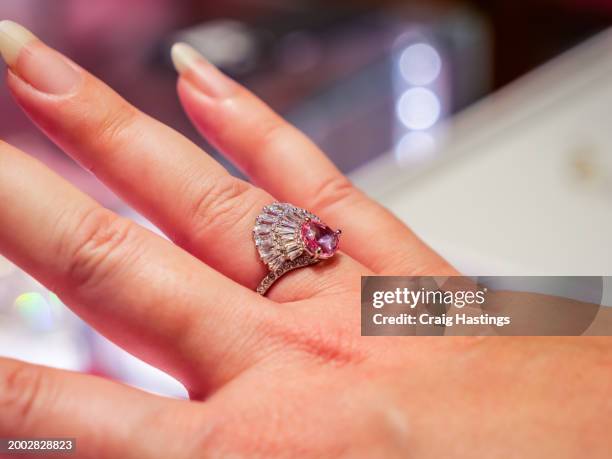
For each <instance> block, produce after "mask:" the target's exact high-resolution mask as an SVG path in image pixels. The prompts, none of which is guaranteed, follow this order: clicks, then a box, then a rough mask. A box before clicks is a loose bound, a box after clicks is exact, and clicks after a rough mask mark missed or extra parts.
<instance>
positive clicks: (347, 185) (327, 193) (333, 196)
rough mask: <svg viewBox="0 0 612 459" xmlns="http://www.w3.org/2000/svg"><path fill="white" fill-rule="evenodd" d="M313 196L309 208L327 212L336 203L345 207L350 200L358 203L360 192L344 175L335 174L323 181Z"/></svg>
mask: <svg viewBox="0 0 612 459" xmlns="http://www.w3.org/2000/svg"><path fill="white" fill-rule="evenodd" d="M313 196H314V197H313V202H312V204H311V206H312V207H313V208H315V209H324V210H325V211H327V210H329V209H330V208H331V207H332V206H335V205H337V204H338V203H342V205H343V206H347V205H348V204H350V201H351V200H355V201H358V198H359V196H360V192H359V191H357V189H356V188H355V187H354V186H353V184H352V183H351V181H350V180H349V179H348V178H346V177H345V176H344V175H342V174H335V175H332V176H330V177H328V178H325V179H323V180H322V181H321V183H320V184H319V186H318V188H317V190H316V191H315V192H314V193H313Z"/></svg>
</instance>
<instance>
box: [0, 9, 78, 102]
mask: <svg viewBox="0 0 612 459" xmlns="http://www.w3.org/2000/svg"><path fill="white" fill-rule="evenodd" d="M0 54H2V58H3V59H4V61H5V62H6V64H7V65H8V66H9V68H10V69H11V70H12V71H13V73H14V74H15V75H17V76H18V77H20V78H21V79H22V80H24V81H25V82H27V83H29V84H30V85H32V86H33V87H34V88H36V89H38V90H39V91H42V92H45V93H48V94H56V95H61V94H67V93H69V92H71V91H72V90H73V89H74V88H75V86H76V85H77V84H78V83H79V82H80V79H81V75H80V73H79V72H78V71H77V70H76V69H75V68H74V67H73V66H72V65H70V64H69V63H68V60H67V59H66V58H65V57H64V56H62V55H61V54H60V53H58V52H57V51H55V50H53V49H51V48H49V47H48V46H46V45H45V44H43V43H42V42H41V41H39V40H38V38H36V36H34V34H32V32H30V31H29V30H28V29H26V28H25V27H23V26H21V25H19V24H17V23H16V22H13V21H1V22H0Z"/></svg>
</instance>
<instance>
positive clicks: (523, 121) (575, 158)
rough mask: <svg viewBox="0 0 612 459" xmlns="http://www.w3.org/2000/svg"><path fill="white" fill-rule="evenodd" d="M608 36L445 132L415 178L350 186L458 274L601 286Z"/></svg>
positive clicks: (611, 147)
mask: <svg viewBox="0 0 612 459" xmlns="http://www.w3.org/2000/svg"><path fill="white" fill-rule="evenodd" d="M610 75H612V33H610V32H607V33H604V34H602V35H600V36H598V37H596V38H595V39H593V40H591V41H589V42H588V43H586V44H584V45H582V46H581V47H579V48H578V49H576V50H573V51H571V52H570V53H567V54H566V55H564V56H562V57H560V58H559V59H557V60H556V61H554V62H552V63H551V64H548V65H546V66H545V67H543V68H541V69H539V70H538V71H536V72H534V73H533V74H531V75H528V76H527V77H525V78H522V79H521V80H519V81H517V82H516V83H514V84H512V85H511V86H509V87H508V88H506V89H504V90H502V91H501V92H500V93H498V94H496V95H494V96H492V97H490V98H489V99H487V100H485V101H483V102H481V103H479V104H477V105H475V106H474V107H472V108H470V109H469V110H467V111H466V112H464V113H462V114H460V115H459V116H458V117H456V118H455V119H454V120H451V122H450V123H449V125H448V126H446V127H445V128H444V129H445V131H446V132H447V138H446V139H445V142H446V147H445V148H443V149H441V150H440V151H438V152H437V153H436V158H437V159H436V160H435V161H434V162H433V164H430V165H429V166H428V167H427V168H426V169H421V170H415V169H412V170H411V169H409V168H404V169H401V168H399V167H398V165H397V162H396V160H395V159H394V157H393V155H391V154H389V155H387V156H385V157H384V158H382V159H380V160H377V161H376V162H373V163H371V164H369V165H367V166H365V167H364V168H362V169H361V170H359V171H357V172H356V173H355V174H353V176H352V178H353V180H354V182H355V183H356V184H357V185H358V186H360V187H361V188H362V189H364V190H365V191H366V192H367V193H369V194H370V195H371V196H373V197H374V198H376V199H378V200H379V201H380V202H382V203H383V204H384V205H386V206H387V207H389V208H390V209H391V210H393V211H394V212H395V213H396V214H398V215H399V216H400V217H401V218H402V219H403V220H404V221H406V223H408V224H409V225H410V226H411V227H412V228H413V229H414V230H415V231H416V232H417V233H418V234H419V235H420V236H421V237H422V238H423V239H425V240H426V241H427V242H429V243H430V244H431V245H432V246H434V247H435V248H436V249H437V250H438V251H439V252H441V253H442V254H443V255H445V256H446V257H447V258H448V259H449V260H450V261H451V262H453V263H454V264H455V266H457V267H458V268H459V269H460V270H462V271H463V272H464V273H466V274H474V275H477V274H489V275H612V244H611V237H612V78H611V77H610Z"/></svg>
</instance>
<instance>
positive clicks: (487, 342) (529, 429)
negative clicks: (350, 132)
mask: <svg viewBox="0 0 612 459" xmlns="http://www.w3.org/2000/svg"><path fill="white" fill-rule="evenodd" d="M28 49H29V52H28V53H23V56H20V58H19V60H18V62H17V63H16V64H15V65H14V66H13V67H12V68H11V70H9V71H8V73H7V86H8V88H9V90H10V91H11V93H12V94H13V96H14V98H15V100H16V102H17V103H18V104H19V105H20V106H21V107H22V108H23V109H24V110H25V112H26V113H27V114H28V115H29V116H30V118H31V119H32V121H33V122H34V123H35V124H36V125H37V126H39V127H40V128H41V129H42V130H43V131H44V132H45V133H46V134H47V135H48V136H49V137H50V138H51V139H52V140H53V141H54V142H56V143H57V144H58V145H59V146H60V147H61V148H63V149H64V151H66V153H67V154H69V155H71V156H72V157H73V158H75V160H77V161H78V162H79V163H81V164H82V165H83V166H84V167H85V168H87V169H89V170H91V171H92V172H93V173H95V174H96V175H97V176H98V177H99V178H100V179H101V180H103V181H104V182H105V183H106V184H107V185H109V186H110V187H111V188H112V189H113V190H114V191H115V192H116V193H117V194H119V195H120V196H121V197H122V198H123V199H125V200H126V202H128V203H130V204H131V205H132V206H134V207H135V208H137V209H138V210H139V211H140V212H142V213H143V214H144V215H146V216H147V217H148V218H150V219H151V220H152V221H153V222H155V223H156V224H157V225H158V226H159V227H160V228H161V229H162V230H163V231H164V232H165V233H166V234H167V235H168V237H169V238H170V241H168V240H165V239H162V238H160V237H158V236H156V235H154V234H152V233H150V232H148V231H146V230H144V229H143V228H141V227H139V226H137V225H135V224H134V223H132V222H130V221H128V220H125V219H122V218H120V217H118V216H117V215H115V214H113V213H112V212H110V211H108V210H105V209H102V208H101V207H100V206H99V205H98V204H97V203H96V202H94V201H93V200H91V199H90V198H89V197H86V196H85V195H83V194H82V193H81V192H79V191H78V190H76V189H75V188H74V187H73V186H72V185H70V184H68V183H67V182H65V181H64V180H63V179H61V178H60V177H58V176H56V175H55V174H53V173H52V172H51V171H49V170H48V169H46V168H45V167H44V166H43V165H41V164H40V163H38V162H37V161H36V160H34V159H32V158H31V157H29V156H27V155H25V154H24V153H22V152H20V151H17V150H16V149H15V148H13V147H11V146H10V145H8V144H6V143H0V220H1V221H2V225H0V251H1V252H2V253H3V254H4V255H6V256H7V257H8V258H10V259H11V260H13V261H14V262H15V263H16V264H18V265H19V266H21V267H22V268H23V269H25V270H27V271H28V272H29V273H31V274H32V275H33V276H35V277H36V278H37V279H39V280H40V281H41V282H42V283H44V284H45V285H47V286H48V287H49V288H51V289H52V290H53V291H54V292H56V293H57V294H58V295H59V296H60V298H61V299H62V300H63V301H64V302H65V303H66V304H67V305H69V306H70V307H71V308H72V309H73V310H74V311H75V312H76V313H77V314H79V315H80V316H81V317H82V318H83V319H85V320H86V321H87V322H88V323H90V324H91V325H92V326H94V327H95V328H96V329H97V330H99V331H100V332H101V333H103V334H104V335H106V336H107V337H108V338H109V339H111V340H113V341H114V342H116V343H117V344H119V345H120V346H122V347H124V348H125V349H127V350H128V351H129V352H131V353H133V354H135V355H137V356H139V357H141V358H143V359H145V360H146V361H148V362H150V363H152V364H153V365H156V366H158V367H159V368H161V369H163V370H164V371H167V372H168V373H170V374H172V375H173V376H175V377H176V378H177V379H179V380H180V381H181V382H182V383H183V384H184V385H185V387H186V388H187V389H188V390H189V393H190V396H191V400H188V401H187V400H171V399H166V398H162V397H158V396H155V395H151V394H147V393H144V392H141V391H139V390H137V389H134V388H129V387H126V386H124V385H121V384H119V383H116V382H111V381H107V380H104V379H102V378H99V377H94V376H89V375H82V374H76V373H71V372H66V371H60V370H55V369H50V368H45V367H41V366H33V365H29V364H26V363H22V362H17V361H14V360H8V359H0V437H2V438H7V437H76V438H77V439H78V443H77V445H78V447H77V453H76V456H75V457H79V458H117V457H121V458H139V459H146V458H179V459H180V458H185V459H186V458H195V457H198V458H199V457H202V458H204V457H206V458H208V457H210V458H217V457H223V458H226V457H236V458H238V457H249V458H258V457H262V458H271V457H279V458H284V457H287V458H293V457H308V458H310V457H313V458H326V457H357V458H359V457H368V458H371V457H385V458H395V457H397V458H400V457H401V458H406V457H410V458H421V457H423V458H429V457H432V458H440V457H444V458H464V457H510V458H512V457H517V458H526V457H534V458H536V457H537V458H540V457H555V458H565V457H568V458H569V457H578V456H580V457H584V456H585V455H586V456H588V457H592V458H596V457H602V458H603V457H609V451H610V450H611V449H612V441H611V440H610V436H609V432H608V431H609V425H610V424H609V422H610V421H609V419H610V417H611V415H612V403H611V402H610V393H611V390H612V384H611V382H612V378H611V374H612V372H611V371H610V369H611V368H612V358H611V357H610V355H611V354H610V352H609V350H610V341H609V340H608V339H606V338H499V337H498V338H483V337H480V338H478V337H445V338H440V337H361V336H360V324H359V317H360V312H359V305H360V276H361V275H371V274H393V275H421V274H423V275H437V276H447V275H453V274H456V272H455V271H454V270H453V268H452V267H450V266H449V265H448V264H447V263H446V262H445V261H444V260H443V259H441V258H440V257H439V256H438V255H437V254H435V253H434V252H433V251H432V250H431V249H430V248H429V247H427V246H426V245H425V244H423V243H422V242H421V241H420V240H419V239H418V238H417V237H416V236H415V235H414V234H413V233H412V232H411V231H410V230H409V229H408V228H407V227H406V226H405V225H404V224H403V223H402V222H400V221H399V220H397V219H396V218H395V217H394V216H393V215H391V214H390V213H389V212H388V211H386V210H385V209H384V208H382V207H381V206H379V205H378V204H377V203H375V202H373V201H371V200H370V199H368V198H367V197H366V196H365V195H364V194H363V193H361V192H360V191H358V190H357V189H355V188H354V187H353V186H352V185H351V184H350V182H349V181H348V180H347V179H346V178H345V177H344V176H342V175H341V174H340V172H339V171H338V170H337V169H336V168H335V167H334V166H333V164H332V163H331V162H330V161H329V160H328V159H327V158H326V157H325V155H324V154H323V153H322V152H321V151H319V150H318V149H317V147H316V146H315V145H314V144H313V143H311V142H310V141H309V140H308V139H307V138H305V137H304V136H303V135H302V134H301V133H300V132H299V131H297V130H296V129H295V128H293V127H291V126H289V125H287V124H286V123H285V122H284V121H283V120H282V119H281V118H280V117H278V116H277V115H276V114H274V113H273V112H272V111H271V110H270V109H269V108H268V107H266V106H265V105H264V104H263V103H262V102H261V101H260V100H258V99H257V98H256V97H255V96H253V95H252V94H251V93H249V92H248V91H247V90H246V89H244V88H242V87H240V86H239V85H237V84H236V83H235V82H232V81H230V80H229V79H227V78H226V77H224V76H222V75H221V74H217V75H216V77H215V78H216V80H215V81H216V83H217V84H225V86H223V91H222V93H223V94H222V96H219V95H218V94H217V95H215V96H214V97H212V96H211V95H210V94H205V93H203V92H202V91H201V90H200V89H198V87H197V80H198V78H200V76H201V75H202V74H204V73H206V72H216V70H215V69H212V68H210V66H209V65H207V64H205V63H204V62H201V63H199V64H197V65H196V67H194V69H193V70H190V71H187V72H185V73H184V74H183V75H182V76H181V77H180V79H179V82H178V92H179V96H180V98H181V101H182V103H183V105H184V107H185V110H186V112H187V113H188V114H189V116H190V117H191V119H192V120H193V121H194V123H195V125H196V126H197V127H198V128H199V129H200V131H201V132H202V134H203V135H204V136H206V137H207V138H208V139H209V140H210V141H212V142H213V143H215V144H216V145H217V146H218V147H219V148H220V149H221V150H223V151H224V152H225V154H226V155H227V156H228V157H229V158H230V159H231V160H232V161H233V162H235V163H236V164H237V165H238V166H239V167H240V168H241V169H242V170H244V171H245V172H246V173H247V174H248V175H249V177H250V178H251V179H252V181H253V183H255V184H256V186H255V185H251V184H249V183H246V182H243V181H240V180H238V179H235V178H233V177H231V176H229V175H228V174H227V173H226V171H225V170H224V169H223V168H222V167H221V166H220V165H218V164H217V163H215V162H214V161H213V160H212V159H211V158H210V157H209V156H208V155H206V154H205V153H204V152H202V151H201V150H200V149H199V148H198V147H197V146H195V145H193V144H192V143H191V142H189V141H188V140H187V139H185V138H184V137H183V136H181V135H180V134H178V133H176V132H174V131H172V130H171V129H170V128H168V127H166V126H164V125H162V124H161V123H159V122H157V121H155V120H153V119H151V118H149V117H148V116H146V115H145V114H143V113H141V112H139V111H138V110H136V109H135V108H133V107H131V106H129V105H128V104H127V102H125V101H124V100H123V99H121V98H120V97H119V96H118V95H117V94H116V93H114V92H113V91H112V90H111V89H110V88H108V87H107V86H105V85H104V84H103V83H101V82H100V81H98V80H97V79H95V78H94V77H93V76H91V75H89V74H88V73H86V72H85V71H84V70H82V69H80V68H79V67H77V66H76V65H75V64H72V63H70V64H69V65H71V66H73V69H74V70H75V71H76V72H78V75H79V78H80V80H79V83H78V85H76V86H75V87H74V89H73V90H71V91H70V93H68V94H62V95H49V94H45V93H42V92H41V91H39V90H37V89H35V88H34V87H33V86H32V85H31V84H28V83H27V82H26V81H24V78H23V76H22V75H20V73H24V74H25V73H26V70H25V69H26V67H28V66H31V65H33V63H32V61H31V60H32V59H36V55H37V54H39V53H42V54H45V53H55V51H52V50H50V49H48V48H47V47H46V46H45V45H44V44H42V43H41V42H39V41H35V42H33V43H31V44H30V45H28ZM58 56H59V55H58ZM60 58H61V59H65V58H63V57H60ZM66 62H68V61H66ZM28 72H30V71H29V70H28ZM30 73H31V72H30ZM220 79H224V80H223V81H224V82H225V83H219V82H220ZM295 170H299V171H300V179H299V184H296V179H295V178H292V177H291V173H292V171H295ZM275 200H280V201H288V202H291V203H294V204H296V205H299V206H303V207H306V208H308V209H310V210H311V211H313V212H314V213H316V214H318V215H319V216H320V217H321V218H322V219H323V220H324V221H325V222H326V223H328V224H329V225H330V226H332V227H334V228H337V227H343V229H344V232H343V235H342V241H341V243H342V252H341V253H339V254H338V255H337V256H336V257H334V258H333V259H332V260H329V261H328V262H325V263H322V264H319V265H317V266H315V267H311V268H307V269H300V270H297V271H295V272H292V273H290V274H288V275H287V276H285V277H284V278H283V279H282V280H281V281H279V283H278V285H275V286H274V287H273V289H272V290H271V291H270V294H269V296H268V297H266V298H262V297H260V296H258V295H257V294H256V293H254V292H253V289H254V287H255V286H256V285H257V283H258V282H259V280H260V279H261V278H262V277H263V275H264V274H265V272H266V270H265V267H264V266H263V264H262V263H261V262H260V261H259V260H258V257H257V254H256V252H255V249H254V247H253V243H252V239H251V229H252V225H253V222H254V219H255V217H256V216H257V214H258V213H259V212H260V209H261V208H262V207H263V206H264V205H266V204H269V203H271V202H273V201H275ZM41 228H44V229H45V231H41ZM372 234H377V235H379V236H378V237H376V238H372ZM380 235H384V237H380Z"/></svg>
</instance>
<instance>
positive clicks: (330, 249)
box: [253, 202, 340, 295]
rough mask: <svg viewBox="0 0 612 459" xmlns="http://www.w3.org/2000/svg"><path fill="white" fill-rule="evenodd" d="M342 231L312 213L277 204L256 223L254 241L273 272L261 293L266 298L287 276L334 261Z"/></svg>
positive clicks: (267, 208) (261, 215) (289, 205)
mask: <svg viewBox="0 0 612 459" xmlns="http://www.w3.org/2000/svg"><path fill="white" fill-rule="evenodd" d="M339 235H340V230H338V231H333V230H332V229H331V228H330V227H329V226H327V225H325V224H324V223H323V222H321V220H320V219H319V218H318V217H317V216H316V215H314V214H312V213H311V212H309V211H307V210H305V209H300V208H299V207H295V206H293V205H291V204H288V203H280V202H276V203H273V204H270V205H269V206H266V207H264V208H263V210H262V212H261V214H260V215H259V216H258V217H257V218H256V220H255V227H254V228H253V238H254V240H255V246H256V248H257V251H258V252H259V257H260V258H261V260H262V261H263V262H264V263H265V264H266V266H267V267H268V269H269V270H270V272H269V274H268V275H267V276H266V277H265V278H264V279H263V280H262V281H261V283H260V285H259V287H257V291H258V292H259V293H260V294H262V295H264V294H265V293H266V291H267V290H268V288H270V286H271V285H272V284H273V283H274V282H275V281H276V280H277V279H278V278H280V277H281V276H282V275H283V274H285V273H286V272H289V271H291V270H293V269H297V268H302V267H305V266H308V265H312V264H315V263H318V262H319V261H321V260H324V259H327V258H331V257H332V256H334V254H335V253H336V251H337V250H338V242H339Z"/></svg>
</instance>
